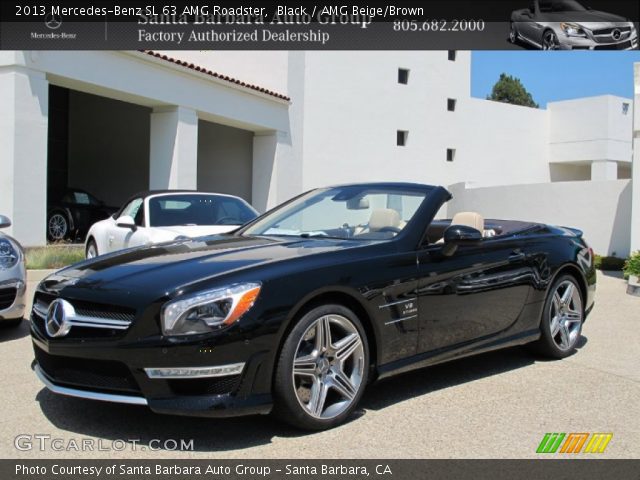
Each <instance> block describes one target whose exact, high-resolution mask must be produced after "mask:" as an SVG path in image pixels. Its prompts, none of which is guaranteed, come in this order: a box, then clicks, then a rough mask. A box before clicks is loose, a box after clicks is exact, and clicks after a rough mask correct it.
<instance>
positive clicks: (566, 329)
mask: <svg viewBox="0 0 640 480" xmlns="http://www.w3.org/2000/svg"><path fill="white" fill-rule="evenodd" d="M583 321H584V301H583V298H582V291H581V290H580V286H579V285H578V282H577V280H576V278H575V277H574V276H572V275H562V276H561V277H560V278H558V279H557V280H556V281H555V282H554V284H553V285H552V287H551V289H550V290H549V293H548V295H547V299H546V301H545V304H544V311H543V313H542V321H541V324H540V331H541V332H540V333H541V337H540V340H538V342H537V343H536V344H534V347H535V349H536V350H537V351H538V352H539V353H542V354H543V355H545V356H547V357H551V358H564V357H567V356H569V355H571V354H572V353H573V351H574V350H575V348H576V345H577V343H578V340H579V339H580V334H581V333H582V322H583Z"/></svg>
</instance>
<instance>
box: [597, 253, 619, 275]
mask: <svg viewBox="0 0 640 480" xmlns="http://www.w3.org/2000/svg"><path fill="white" fill-rule="evenodd" d="M593 264H594V266H595V267H596V268H597V269H598V270H615V271H617V272H619V271H621V270H622V269H623V268H624V265H625V259H624V258H618V257H603V256H601V255H595V258H594V261H593Z"/></svg>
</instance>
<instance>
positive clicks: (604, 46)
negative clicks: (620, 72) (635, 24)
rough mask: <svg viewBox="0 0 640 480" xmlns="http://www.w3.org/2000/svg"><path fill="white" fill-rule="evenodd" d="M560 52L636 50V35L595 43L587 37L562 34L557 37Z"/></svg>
mask: <svg viewBox="0 0 640 480" xmlns="http://www.w3.org/2000/svg"><path fill="white" fill-rule="evenodd" d="M558 40H559V47H560V49H561V50H637V49H638V35H637V34H634V35H633V36H631V37H630V38H627V39H624V40H620V41H613V40H612V41H610V42H602V43H599V42H596V41H595V40H593V39H591V38H587V37H570V36H567V35H564V34H560V35H559V36H558Z"/></svg>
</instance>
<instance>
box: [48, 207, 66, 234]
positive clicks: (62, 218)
mask: <svg viewBox="0 0 640 480" xmlns="http://www.w3.org/2000/svg"><path fill="white" fill-rule="evenodd" d="M70 234H71V223H70V222H69V218H68V217H67V215H66V214H65V213H64V212H62V211H60V210H54V211H53V212H51V213H49V215H47V238H48V239H49V240H50V241H52V242H56V241H61V240H65V239H67V238H68V237H69V235H70Z"/></svg>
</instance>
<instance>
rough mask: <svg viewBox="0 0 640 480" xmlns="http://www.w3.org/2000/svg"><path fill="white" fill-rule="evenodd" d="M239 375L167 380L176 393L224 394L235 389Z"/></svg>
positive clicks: (238, 381)
mask: <svg viewBox="0 0 640 480" xmlns="http://www.w3.org/2000/svg"><path fill="white" fill-rule="evenodd" d="M239 383H240V375H229V376H226V377H213V378H193V379H179V380H169V388H171V391H173V393H175V394H176V395H224V394H227V393H233V392H235V391H236V390H237V388H238V385H239Z"/></svg>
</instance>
